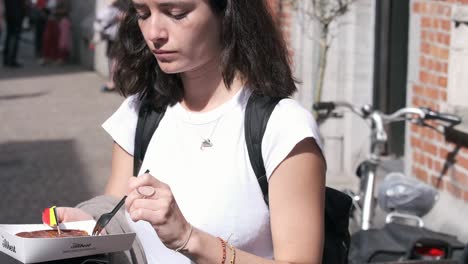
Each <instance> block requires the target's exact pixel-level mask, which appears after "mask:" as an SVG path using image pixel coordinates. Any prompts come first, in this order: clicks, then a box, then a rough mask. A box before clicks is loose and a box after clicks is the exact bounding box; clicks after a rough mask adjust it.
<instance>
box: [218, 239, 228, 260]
mask: <svg viewBox="0 0 468 264" xmlns="http://www.w3.org/2000/svg"><path fill="white" fill-rule="evenodd" d="M218 239H219V241H221V246H222V247H223V257H222V259H221V264H224V262H225V261H226V242H224V240H223V239H222V238H220V237H218Z"/></svg>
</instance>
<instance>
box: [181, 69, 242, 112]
mask: <svg viewBox="0 0 468 264" xmlns="http://www.w3.org/2000/svg"><path fill="white" fill-rule="evenodd" d="M181 77H182V82H183V85H184V98H183V99H182V101H181V104H182V106H184V107H185V108H187V109H188V110H190V111H194V112H206V111H210V110H212V109H214V108H216V107H217V106H220V105H222V104H223V103H224V102H226V101H228V100H229V99H230V98H231V97H232V96H234V95H235V94H236V93H237V92H238V91H239V90H240V89H241V88H242V83H241V81H240V80H239V79H238V78H234V81H233V82H232V84H231V86H230V89H228V88H227V87H226V85H225V84H224V81H223V77H222V73H221V69H220V68H219V62H218V61H210V62H208V63H206V64H204V65H203V66H202V67H199V68H197V69H194V70H192V71H190V72H185V73H183V74H182V75H181Z"/></svg>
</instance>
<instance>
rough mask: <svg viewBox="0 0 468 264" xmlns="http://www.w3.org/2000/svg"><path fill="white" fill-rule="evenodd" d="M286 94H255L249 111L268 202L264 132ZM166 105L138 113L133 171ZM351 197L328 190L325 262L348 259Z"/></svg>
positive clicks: (248, 126) (249, 137) (253, 151)
mask: <svg viewBox="0 0 468 264" xmlns="http://www.w3.org/2000/svg"><path fill="white" fill-rule="evenodd" d="M281 99H282V98H271V97H267V96H259V95H255V94H252V95H251V96H250V98H249V101H248V103H247V108H246V111H245V140H246V142H247V148H248V152H249V158H250V163H251V165H252V168H253V170H254V172H255V175H256V176H257V179H258V183H259V185H260V188H261V189H262V193H263V198H264V200H265V202H266V203H267V205H268V181H267V178H266V175H265V174H266V173H265V167H264V164H263V158H262V153H261V144H262V138H263V134H264V133H265V129H266V126H267V123H268V119H269V118H270V115H271V113H272V112H273V109H274V108H275V106H276V104H277V103H278V102H279V101H280V100H281ZM164 112H165V109H158V110H154V109H153V108H152V107H151V106H150V104H147V103H142V106H141V108H140V111H139V113H138V123H137V128H136V133H135V151H134V160H133V162H134V167H133V169H134V170H133V172H134V173H133V174H134V175H137V173H138V171H139V169H140V166H141V162H142V161H143V158H144V156H145V152H146V149H147V147H148V144H149V141H150V140H151V137H152V135H153V133H154V131H155V130H156V128H157V127H158V125H159V122H160V121H161V119H162V117H163V116H164ZM351 205H352V201H351V198H350V197H349V196H348V195H346V194H344V193H342V192H340V191H337V190H335V189H332V188H329V187H327V188H326V190H325V243H324V252H323V259H322V262H323V263H325V264H343V263H348V250H349V244H350V234H349V230H348V224H349V213H350V210H351Z"/></svg>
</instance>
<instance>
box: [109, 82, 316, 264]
mask: <svg viewBox="0 0 468 264" xmlns="http://www.w3.org/2000/svg"><path fill="white" fill-rule="evenodd" d="M250 93H251V92H250V91H249V90H248V89H242V90H241V91H239V92H238V93H237V94H236V95H235V96H233V97H232V98H231V99H230V100H229V101H227V102H226V103H224V104H223V105H221V106H219V107H217V108H216V109H214V110H212V111H209V112H204V113H193V112H190V113H189V112H187V111H186V110H185V109H184V108H183V107H182V106H181V105H180V104H176V105H174V106H172V107H168V109H167V110H166V113H165V115H164V118H163V119H162V120H161V122H160V124H159V126H158V129H157V130H156V132H155V134H154V135H153V137H152V139H151V141H150V143H149V145H148V149H147V152H146V155H145V159H144V161H143V163H142V166H141V169H140V173H139V174H142V172H144V171H146V170H147V169H149V170H150V173H151V174H152V175H153V176H154V177H156V178H157V179H158V180H160V181H163V182H165V183H166V184H168V185H169V186H170V188H171V190H172V192H173V194H174V197H175V199H176V200H177V203H178V205H179V207H180V209H181V211H182V213H183V214H184V216H185V218H186V219H187V221H188V222H190V223H191V224H192V225H193V226H194V227H197V228H199V229H201V230H204V231H206V232H208V233H210V234H212V235H214V236H219V237H221V238H223V239H225V240H226V239H228V238H229V237H230V239H229V243H231V244H232V245H234V246H235V247H237V248H239V249H240V250H245V251H247V252H250V253H253V254H255V255H258V256H261V257H266V258H270V259H272V258H273V246H272V238H271V230H270V215H269V210H268V207H267V206H266V204H265V202H264V200H263V195H262V192H261V189H260V186H259V184H258V182H257V179H256V176H255V173H254V171H253V169H252V167H251V165H250V160H249V154H248V152H247V146H246V143H245V137H244V112H245V106H246V104H247V100H248V98H249V96H250ZM138 108H139V103H138V101H137V100H136V97H129V98H127V99H126V100H125V101H124V102H123V103H122V105H121V106H120V108H119V109H118V110H117V111H116V112H115V113H114V114H113V115H112V116H111V117H110V118H109V119H108V120H107V121H106V122H105V123H104V124H103V128H104V129H105V130H106V131H107V132H108V133H109V134H110V135H111V137H112V138H113V139H114V141H115V142H116V143H117V144H119V145H120V146H121V147H122V148H123V149H124V150H126V151H127V152H128V153H130V154H132V155H133V149H134V137H135V129H136V123H137V118H138V117H137V115H138V114H137V113H138ZM206 137H209V138H210V140H211V142H212V143H213V146H212V147H209V148H204V149H203V150H202V149H200V145H201V142H202V141H203V138H206ZM308 137H313V138H315V139H316V141H317V142H318V144H319V146H320V147H321V143H320V142H319V137H318V130H317V126H316V123H315V121H314V120H313V118H312V115H311V114H310V113H309V112H308V111H307V110H306V109H304V108H303V107H302V106H300V105H299V104H298V103H297V102H296V101H294V100H292V99H283V100H282V101H280V102H279V103H278V105H277V106H276V107H275V109H274V111H273V113H272V115H271V117H270V120H269V122H268V125H267V128H266V131H265V134H264V138H263V142H262V153H263V159H264V163H265V169H266V173H267V177H268V178H269V177H270V176H271V174H272V172H273V171H274V170H275V168H276V167H277V166H278V164H279V163H280V162H281V161H283V160H284V159H285V158H286V156H287V155H288V154H289V153H290V152H291V150H292V149H293V148H294V146H295V145H296V144H297V143H298V142H300V141H301V140H302V139H304V138H308ZM127 218H128V217H127ZM128 221H129V223H130V226H131V227H132V229H133V230H134V231H135V232H136V233H137V236H138V238H139V239H140V241H141V242H142V244H143V247H144V250H145V253H146V257H147V259H148V263H150V264H160V263H162V264H165V263H171V264H179V263H180V264H182V263H190V260H189V259H188V258H186V257H185V256H183V255H182V254H178V253H175V252H174V251H172V250H170V249H167V248H166V247H165V246H164V245H163V244H162V243H161V241H160V240H159V238H158V237H157V235H156V232H155V231H154V229H153V228H152V226H151V225H150V224H149V223H147V222H144V221H140V222H137V223H135V222H133V221H132V220H131V219H130V218H128Z"/></svg>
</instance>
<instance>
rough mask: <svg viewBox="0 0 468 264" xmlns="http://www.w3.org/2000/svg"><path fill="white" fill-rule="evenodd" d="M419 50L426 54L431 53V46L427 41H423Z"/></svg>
mask: <svg viewBox="0 0 468 264" xmlns="http://www.w3.org/2000/svg"><path fill="white" fill-rule="evenodd" d="M421 52H422V53H423V54H426V55H430V54H431V46H430V45H429V43H427V42H424V41H423V42H422V43H421Z"/></svg>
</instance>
